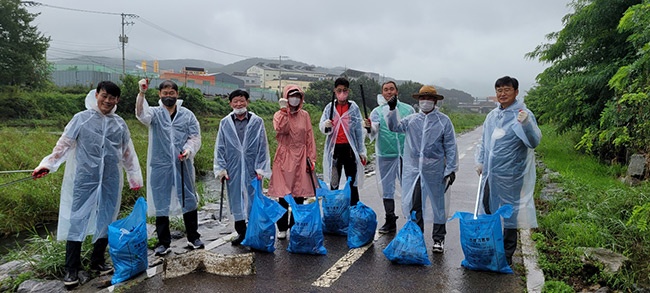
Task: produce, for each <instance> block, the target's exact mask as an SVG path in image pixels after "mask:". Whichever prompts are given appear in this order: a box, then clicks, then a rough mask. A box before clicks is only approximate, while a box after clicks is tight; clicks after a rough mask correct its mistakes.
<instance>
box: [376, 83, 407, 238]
mask: <svg viewBox="0 0 650 293" xmlns="http://www.w3.org/2000/svg"><path fill="white" fill-rule="evenodd" d="M398 93H399V91H398V89H397V84H395V82H394V81H387V82H384V83H383V84H382V86H381V95H377V103H378V104H379V106H377V107H376V108H375V109H373V110H372V112H371V113H370V118H367V119H366V120H365V121H364V124H365V125H364V126H366V127H368V126H370V134H369V135H368V138H369V139H370V141H371V142H372V141H373V140H377V142H376V143H375V156H376V158H377V160H376V166H377V168H376V169H377V175H376V176H375V177H376V178H377V186H378V188H379V194H380V195H381V196H382V198H383V202H384V211H385V212H386V223H385V224H384V225H383V226H382V227H381V228H379V233H382V234H386V233H392V232H395V231H396V230H397V224H396V221H397V218H398V217H397V216H396V215H395V192H396V184H395V182H397V181H399V180H401V177H402V155H403V154H404V137H405V136H406V134H405V133H397V132H392V131H390V129H388V125H387V124H386V114H387V113H388V111H389V109H388V105H387V101H388V100H390V99H391V98H393V97H397V95H398ZM397 112H398V113H397V114H398V120H399V119H401V118H404V117H406V116H408V115H411V114H413V113H415V110H414V109H413V107H411V106H410V105H408V104H406V103H403V102H399V101H398V102H397ZM398 192H399V191H398Z"/></svg>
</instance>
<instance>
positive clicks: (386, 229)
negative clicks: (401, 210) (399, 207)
mask: <svg viewBox="0 0 650 293" xmlns="http://www.w3.org/2000/svg"><path fill="white" fill-rule="evenodd" d="M384 211H385V212H386V223H385V224H384V225H383V226H381V228H379V233H381V234H388V233H393V232H395V231H396V230H397V218H399V217H398V216H395V200H394V199H384Z"/></svg>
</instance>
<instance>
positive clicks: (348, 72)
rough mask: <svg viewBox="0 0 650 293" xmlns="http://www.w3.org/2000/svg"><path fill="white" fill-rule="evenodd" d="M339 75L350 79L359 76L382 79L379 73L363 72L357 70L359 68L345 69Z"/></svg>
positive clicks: (376, 79)
mask: <svg viewBox="0 0 650 293" xmlns="http://www.w3.org/2000/svg"><path fill="white" fill-rule="evenodd" d="M341 76H345V77H347V78H348V79H350V80H357V79H359V78H361V77H364V76H365V77H367V78H369V79H372V80H375V81H377V82H381V81H382V77H381V75H379V74H378V73H374V72H364V71H359V70H354V69H347V70H345V71H344V72H343V73H341Z"/></svg>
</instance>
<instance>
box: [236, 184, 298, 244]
mask: <svg viewBox="0 0 650 293" xmlns="http://www.w3.org/2000/svg"><path fill="white" fill-rule="evenodd" d="M251 184H252V185H253V188H254V189H255V194H253V196H254V198H253V206H252V207H251V214H250V216H249V218H248V228H247V229H246V237H245V238H244V241H242V243H241V245H244V246H248V247H250V248H252V249H255V250H260V251H266V252H273V251H275V222H277V221H278V220H279V219H280V218H281V217H282V215H284V213H285V212H286V211H287V210H286V209H285V208H283V207H282V206H281V205H280V204H279V203H278V202H276V201H275V200H272V199H270V198H268V197H266V196H264V194H262V181H260V180H257V178H254V179H253V181H252V182H251Z"/></svg>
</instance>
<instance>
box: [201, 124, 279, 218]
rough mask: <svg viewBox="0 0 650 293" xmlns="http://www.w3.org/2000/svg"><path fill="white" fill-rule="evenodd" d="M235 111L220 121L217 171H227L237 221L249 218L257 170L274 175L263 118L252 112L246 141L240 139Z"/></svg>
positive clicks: (229, 191) (264, 174) (230, 203)
mask: <svg viewBox="0 0 650 293" xmlns="http://www.w3.org/2000/svg"><path fill="white" fill-rule="evenodd" d="M233 115H234V113H232V112H231V113H230V114H229V115H227V116H226V117H224V118H223V119H221V122H220V123H219V132H218V133H217V140H216V142H215V146H214V164H213V169H214V170H213V171H214V174H219V173H220V172H221V171H223V170H226V172H228V177H230V179H229V180H227V186H228V202H229V206H230V212H231V213H232V214H233V216H234V218H235V221H241V220H246V219H248V215H249V213H250V208H251V207H252V203H253V198H254V196H253V194H254V190H253V187H252V185H251V182H252V181H253V178H255V177H256V176H257V173H259V174H262V175H263V176H264V177H266V178H270V177H271V160H270V155H269V147H268V140H267V137H266V129H265V128H264V121H263V120H262V118H260V117H259V116H257V115H255V114H254V113H252V112H251V117H250V120H249V121H248V124H247V126H246V132H245V135H244V139H243V142H240V141H239V137H238V135H237V130H236V129H235V123H234V121H233V118H232V117H233Z"/></svg>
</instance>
